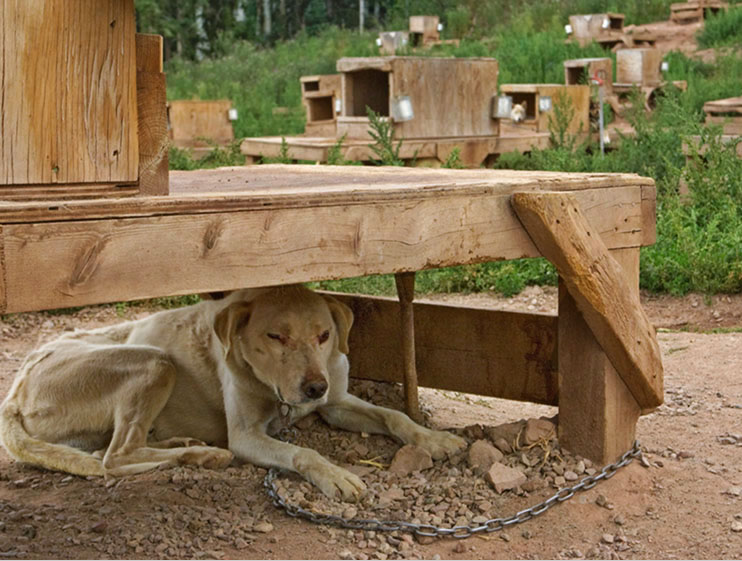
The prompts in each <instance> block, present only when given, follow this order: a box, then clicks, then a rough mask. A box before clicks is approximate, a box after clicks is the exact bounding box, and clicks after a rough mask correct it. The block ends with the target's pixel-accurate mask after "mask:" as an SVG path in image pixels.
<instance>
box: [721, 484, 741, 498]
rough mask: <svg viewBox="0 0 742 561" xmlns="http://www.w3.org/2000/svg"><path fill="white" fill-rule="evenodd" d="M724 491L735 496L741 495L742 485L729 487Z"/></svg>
mask: <svg viewBox="0 0 742 561" xmlns="http://www.w3.org/2000/svg"><path fill="white" fill-rule="evenodd" d="M724 493H726V494H727V495H732V496H734V497H739V496H742V487H739V486H734V487H730V488H729V489H727V490H726V491H724Z"/></svg>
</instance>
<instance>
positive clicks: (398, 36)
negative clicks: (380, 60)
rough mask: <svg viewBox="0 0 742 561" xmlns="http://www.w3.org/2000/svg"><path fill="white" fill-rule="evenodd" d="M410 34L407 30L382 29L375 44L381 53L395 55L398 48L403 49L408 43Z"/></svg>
mask: <svg viewBox="0 0 742 561" xmlns="http://www.w3.org/2000/svg"><path fill="white" fill-rule="evenodd" d="M409 40H410V34H409V32H407V31H382V32H380V33H379V38H378V39H377V40H376V44H377V45H378V47H379V52H380V53H381V54H382V55H395V54H397V51H398V50H400V49H404V48H405V47H407V45H408V44H409Z"/></svg>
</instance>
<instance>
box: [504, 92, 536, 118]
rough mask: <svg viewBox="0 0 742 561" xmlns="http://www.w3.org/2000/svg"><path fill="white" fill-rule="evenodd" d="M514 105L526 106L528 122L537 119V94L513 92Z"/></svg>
mask: <svg viewBox="0 0 742 561" xmlns="http://www.w3.org/2000/svg"><path fill="white" fill-rule="evenodd" d="M509 95H511V96H512V97H513V105H515V104H516V103H520V104H522V103H523V102H525V104H526V120H528V119H535V118H536V94H535V93H532V92H512V93H510V94H509Z"/></svg>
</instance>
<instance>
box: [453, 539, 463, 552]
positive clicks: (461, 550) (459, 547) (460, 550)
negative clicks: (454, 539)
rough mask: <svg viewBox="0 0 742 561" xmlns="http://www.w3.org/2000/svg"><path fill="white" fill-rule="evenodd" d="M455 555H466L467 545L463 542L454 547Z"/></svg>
mask: <svg viewBox="0 0 742 561" xmlns="http://www.w3.org/2000/svg"><path fill="white" fill-rule="evenodd" d="M453 552H454V553H466V544H465V543H464V542H462V541H460V542H458V543H457V544H456V545H455V546H453Z"/></svg>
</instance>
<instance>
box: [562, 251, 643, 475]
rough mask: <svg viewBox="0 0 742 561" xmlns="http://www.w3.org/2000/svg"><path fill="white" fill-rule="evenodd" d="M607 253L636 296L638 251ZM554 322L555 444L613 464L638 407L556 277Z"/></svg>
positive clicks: (630, 434) (629, 437) (631, 435)
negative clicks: (556, 373)
mask: <svg viewBox="0 0 742 561" xmlns="http://www.w3.org/2000/svg"><path fill="white" fill-rule="evenodd" d="M611 255H612V258H614V259H616V260H617V261H618V262H619V263H621V266H622V273H623V275H624V278H625V284H626V289H627V290H629V291H631V294H632V295H634V296H637V292H638V283H639V251H638V250H637V249H624V250H616V251H612V252H611ZM637 297H638V296H637ZM557 326H558V353H557V356H558V362H559V443H560V444H561V445H562V446H564V447H565V448H567V449H568V450H570V451H571V452H572V453H574V454H579V455H581V456H583V457H586V458H589V459H591V460H592V461H594V462H596V463H598V464H601V465H602V464H605V463H609V462H614V461H616V460H617V459H618V458H619V457H620V456H621V454H623V453H624V452H625V451H626V450H628V449H629V448H631V446H632V445H633V443H634V439H635V435H636V422H637V420H638V418H639V414H640V408H639V405H638V404H637V402H636V400H635V399H634V396H633V395H632V394H631V392H630V391H629V389H628V388H627V386H626V384H625V383H624V381H623V380H622V379H621V377H620V376H619V375H618V373H617V371H616V369H615V368H614V367H613V364H612V363H611V361H610V360H609V359H608V357H607V356H606V353H605V351H604V350H603V347H602V346H601V345H600V343H599V342H598V341H597V339H596V338H595V335H594V334H593V332H592V330H591V329H590V326H589V325H588V324H587V322H586V321H585V318H584V316H583V314H582V312H581V311H580V307H579V305H578V304H577V302H576V300H575V299H574V298H573V297H572V295H571V294H570V291H569V290H568V286H567V283H565V282H561V279H560V284H559V320H558V322H557Z"/></svg>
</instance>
